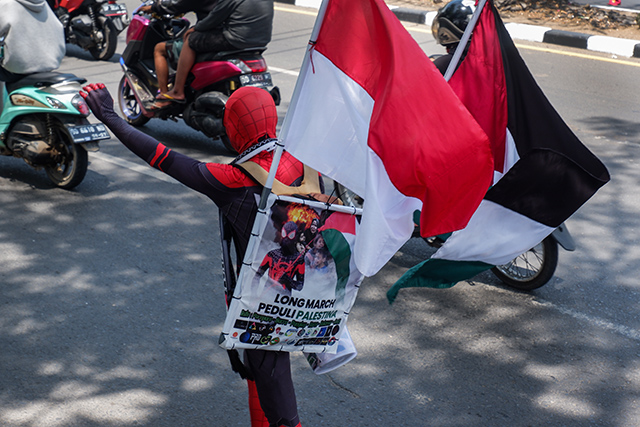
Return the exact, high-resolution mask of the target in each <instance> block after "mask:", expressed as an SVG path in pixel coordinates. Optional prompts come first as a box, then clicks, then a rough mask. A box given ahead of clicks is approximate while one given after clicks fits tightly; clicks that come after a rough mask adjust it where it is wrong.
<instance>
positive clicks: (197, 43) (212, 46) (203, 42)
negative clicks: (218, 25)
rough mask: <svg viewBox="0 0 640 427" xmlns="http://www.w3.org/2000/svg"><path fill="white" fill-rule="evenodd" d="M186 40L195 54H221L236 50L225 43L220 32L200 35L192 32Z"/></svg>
mask: <svg viewBox="0 0 640 427" xmlns="http://www.w3.org/2000/svg"><path fill="white" fill-rule="evenodd" d="M188 40H189V47H190V48H191V49H193V50H195V51H196V52H197V53H209V52H223V51H225V50H236V49H237V48H236V47H234V46H233V45H232V44H231V43H229V42H228V41H227V39H226V38H225V36H224V34H222V32H216V33H202V32H200V31H194V32H193V33H191V34H190V35H189V39H188Z"/></svg>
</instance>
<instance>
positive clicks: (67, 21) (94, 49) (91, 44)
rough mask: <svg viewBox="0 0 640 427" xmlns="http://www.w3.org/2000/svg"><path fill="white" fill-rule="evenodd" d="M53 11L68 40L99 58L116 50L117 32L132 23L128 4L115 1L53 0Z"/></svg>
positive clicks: (107, 55) (110, 54)
mask: <svg viewBox="0 0 640 427" xmlns="http://www.w3.org/2000/svg"><path fill="white" fill-rule="evenodd" d="M54 1H55V4H53V5H52V9H53V11H54V12H55V13H56V15H57V16H58V19H59V20H60V22H61V23H62V25H63V26H64V34H65V38H66V41H67V43H71V44H75V45H78V46H80V47H81V48H83V49H84V50H88V51H89V53H90V54H91V56H93V57H94V58H95V59H99V60H108V59H109V58H111V57H112V56H113V54H114V53H115V52H116V47H117V45H118V34H120V33H121V32H122V31H123V30H124V29H125V28H126V27H127V25H129V14H128V12H127V6H126V5H125V4H123V3H116V1H115V0H54Z"/></svg>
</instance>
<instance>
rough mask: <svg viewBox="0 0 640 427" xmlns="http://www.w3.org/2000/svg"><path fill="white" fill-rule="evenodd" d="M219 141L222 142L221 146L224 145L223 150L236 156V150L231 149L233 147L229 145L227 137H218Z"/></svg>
mask: <svg viewBox="0 0 640 427" xmlns="http://www.w3.org/2000/svg"><path fill="white" fill-rule="evenodd" d="M220 141H222V145H224V148H226V149H227V151H229V152H231V153H233V154H236V155H237V154H238V152H237V151H236V149H235V148H233V145H231V141H230V140H229V137H228V136H227V135H220Z"/></svg>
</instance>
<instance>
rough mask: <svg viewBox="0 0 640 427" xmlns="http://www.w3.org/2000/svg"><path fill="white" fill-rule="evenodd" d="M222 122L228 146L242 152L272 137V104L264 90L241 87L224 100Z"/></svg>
mask: <svg viewBox="0 0 640 427" xmlns="http://www.w3.org/2000/svg"><path fill="white" fill-rule="evenodd" d="M222 123H223V124H224V127H225V130H226V132H227V136H228V137H229V141H230V142H231V145H232V146H233V148H235V149H236V150H237V151H238V153H242V152H243V151H245V150H246V149H247V148H249V147H251V146H252V145H254V144H256V143H257V142H258V140H260V139H261V138H263V137H267V138H275V137H276V125H277V124H278V112H277V111H276V104H275V102H274V101H273V98H272V97H271V94H270V93H269V92H267V91H266V90H264V89H261V88H257V87H251V86H244V87H241V88H239V89H238V90H236V91H235V92H233V93H232V94H231V96H230V97H229V99H228V100H227V103H226V105H225V110H224V118H223V122H222Z"/></svg>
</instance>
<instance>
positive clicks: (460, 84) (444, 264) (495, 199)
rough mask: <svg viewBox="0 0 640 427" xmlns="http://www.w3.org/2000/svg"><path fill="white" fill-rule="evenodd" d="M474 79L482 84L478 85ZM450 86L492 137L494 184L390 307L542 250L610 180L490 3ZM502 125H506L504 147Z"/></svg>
mask: <svg viewBox="0 0 640 427" xmlns="http://www.w3.org/2000/svg"><path fill="white" fill-rule="evenodd" d="M479 76H480V77H481V78H483V79H485V80H484V81H478V77H479ZM450 84H451V87H452V88H454V90H455V91H456V93H457V94H458V96H459V97H460V99H461V100H463V102H464V103H465V105H467V107H468V108H469V110H470V111H471V113H472V114H473V115H474V117H476V119H477V120H478V122H479V123H481V125H482V126H483V128H484V129H485V131H486V132H487V134H488V135H492V136H493V139H492V146H493V152H494V154H496V155H497V156H498V157H496V159H495V165H496V171H495V177H494V185H493V186H492V187H491V189H490V190H489V191H488V192H487V194H486V196H485V198H484V200H483V201H482V203H481V204H480V207H479V208H478V210H477V211H476V212H475V213H474V215H473V217H472V218H471V220H470V221H469V224H468V225H467V227H466V228H464V229H463V230H460V231H456V232H454V233H453V234H452V235H451V237H449V238H448V239H447V240H446V242H445V243H444V245H443V246H442V247H441V248H440V249H438V251H437V252H436V253H435V254H434V255H433V256H432V257H431V258H430V259H428V260H427V261H425V262H423V263H421V264H419V265H417V266H415V267H413V268H412V269H410V270H409V271H408V272H407V273H405V275H404V276H403V277H401V278H400V280H398V282H397V283H396V284H394V285H393V287H392V288H391V289H390V290H389V291H388V293H387V297H388V299H389V301H390V302H393V300H394V299H395V297H396V296H397V294H398V291H399V290H400V289H401V288H404V287H410V286H428V287H435V288H447V287H451V286H453V285H455V284H456V282H458V281H461V280H466V279H470V278H472V277H473V276H475V275H476V274H477V273H480V272H481V271H484V270H487V269H489V268H491V267H493V266H495V265H502V264H505V263H507V262H509V261H510V260H512V259H513V258H515V257H516V256H518V255H520V254H522V253H524V252H526V251H527V250H529V249H530V248H532V247H534V246H535V245H537V244H538V243H540V242H541V241H542V240H543V239H544V238H545V237H547V236H548V235H549V234H550V233H551V232H552V231H553V230H554V229H556V228H557V227H558V226H559V225H561V224H562V223H563V222H564V221H565V220H566V219H567V218H569V217H570V216H571V215H572V214H573V213H574V212H575V211H576V210H578V208H580V206H582V205H583V204H584V203H585V202H586V201H587V200H588V199H589V198H590V197H591V196H593V195H594V194H595V192H596V191H597V190H598V189H599V188H600V187H602V186H603V185H604V184H606V183H607V182H608V181H609V173H608V171H607V169H606V167H605V166H604V165H603V164H602V163H601V162H600V160H598V158H597V157H595V156H594V155H593V154H592V153H591V152H590V151H589V150H588V149H587V148H586V147H585V146H584V145H583V144H582V143H581V142H580V140H579V139H578V138H577V136H576V135H575V134H574V133H573V132H572V131H571V129H569V127H568V126H567V125H566V124H565V123H564V121H563V120H562V118H561V117H560V116H559V115H558V113H557V112H556V111H555V109H554V108H553V107H552V106H551V104H550V103H549V101H548V100H547V98H546V97H545V95H544V93H543V92H542V90H541V89H540V87H539V86H538V85H537V83H536V81H535V79H534V78H533V76H532V75H531V73H530V72H529V70H528V68H527V66H526V65H525V63H524V61H523V60H522V58H521V57H520V55H519V53H518V50H517V49H516V47H515V45H514V44H513V41H512V40H511V38H510V37H509V34H508V33H507V30H506V29H505V27H504V24H503V23H502V20H501V19H500V16H499V15H498V13H497V12H496V11H495V9H494V7H493V5H492V4H491V2H487V3H486V5H485V7H484V9H483V10H482V12H481V15H480V18H479V20H478V24H477V26H476V28H474V29H473V37H472V39H471V43H470V46H469V51H468V53H467V55H466V57H465V58H464V60H463V62H462V63H461V65H460V67H459V68H458V70H457V71H456V72H455V73H454V74H453V76H452V78H451V80H450ZM483 100H487V101H486V102H483ZM494 116H501V117H498V119H497V120H496V118H495V117H494ZM500 119H503V120H504V123H507V128H506V135H505V133H504V132H502V135H504V137H502V138H503V139H502V141H501V145H502V147H500V140H499V139H498V138H501V137H500V136H499V135H500V134H501V131H502V129H500V128H496V126H500V125H499V123H500Z"/></svg>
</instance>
